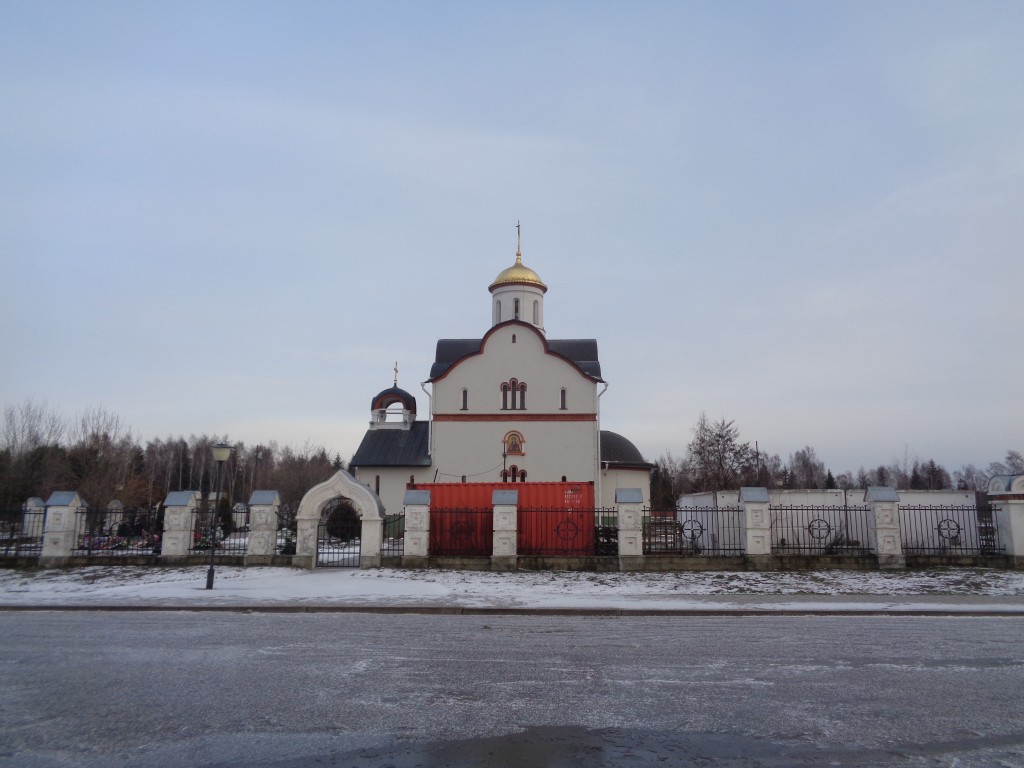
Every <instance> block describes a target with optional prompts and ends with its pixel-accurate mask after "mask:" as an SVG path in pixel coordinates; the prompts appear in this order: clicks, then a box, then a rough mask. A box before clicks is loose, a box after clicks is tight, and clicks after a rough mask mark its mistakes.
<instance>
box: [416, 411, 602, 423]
mask: <svg viewBox="0 0 1024 768" xmlns="http://www.w3.org/2000/svg"><path fill="white" fill-rule="evenodd" d="M434 421H597V414H596V413H523V412H522V411H519V412H518V413H516V412H513V413H435V414H434Z"/></svg>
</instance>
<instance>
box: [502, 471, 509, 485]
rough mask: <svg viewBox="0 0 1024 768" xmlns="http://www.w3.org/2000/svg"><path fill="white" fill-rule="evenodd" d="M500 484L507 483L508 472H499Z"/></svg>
mask: <svg viewBox="0 0 1024 768" xmlns="http://www.w3.org/2000/svg"><path fill="white" fill-rule="evenodd" d="M501 482H503V483H507V482H508V470H507V469H503V470H501Z"/></svg>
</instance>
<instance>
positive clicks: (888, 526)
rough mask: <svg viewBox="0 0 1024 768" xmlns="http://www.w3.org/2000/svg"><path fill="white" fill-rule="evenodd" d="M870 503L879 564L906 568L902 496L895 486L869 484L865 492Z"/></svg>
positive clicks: (870, 531) (873, 543) (872, 542)
mask: <svg viewBox="0 0 1024 768" xmlns="http://www.w3.org/2000/svg"><path fill="white" fill-rule="evenodd" d="M864 501H865V503H866V504H867V505H868V535H869V536H870V537H871V540H870V542H869V544H870V545H871V547H872V549H874V550H875V557H877V558H878V567H879V568H906V567H907V557H906V555H904V554H903V539H902V537H901V536H900V497H899V494H898V493H896V489H895V488H887V487H884V486H875V485H873V486H870V487H869V488H868V489H867V491H865V493H864Z"/></svg>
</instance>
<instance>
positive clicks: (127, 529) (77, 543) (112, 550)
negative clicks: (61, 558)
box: [72, 508, 162, 558]
mask: <svg viewBox="0 0 1024 768" xmlns="http://www.w3.org/2000/svg"><path fill="white" fill-rule="evenodd" d="M161 534H162V523H161V520H160V516H159V514H158V512H157V510H156V509H146V508H117V509H79V510H78V511H77V512H76V513H75V538H74V545H73V548H72V554H73V555H77V556H83V555H84V556H85V557H104V558H113V557H138V556H146V555H159V554H160V540H161Z"/></svg>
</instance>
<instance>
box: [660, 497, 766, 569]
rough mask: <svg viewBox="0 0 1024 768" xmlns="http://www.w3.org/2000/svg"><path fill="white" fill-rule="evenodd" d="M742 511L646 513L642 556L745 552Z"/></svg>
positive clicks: (688, 509)
mask: <svg viewBox="0 0 1024 768" xmlns="http://www.w3.org/2000/svg"><path fill="white" fill-rule="evenodd" d="M743 515H744V512H743V509H742V508H741V507H685V508H683V509H678V510H676V509H670V510H656V509H645V510H644V519H643V536H644V542H643V546H644V554H645V555H705V556H708V557H716V556H717V557H729V556H737V555H742V554H743V553H744V551H745V549H746V546H745V541H744V536H743V520H744V518H743Z"/></svg>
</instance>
